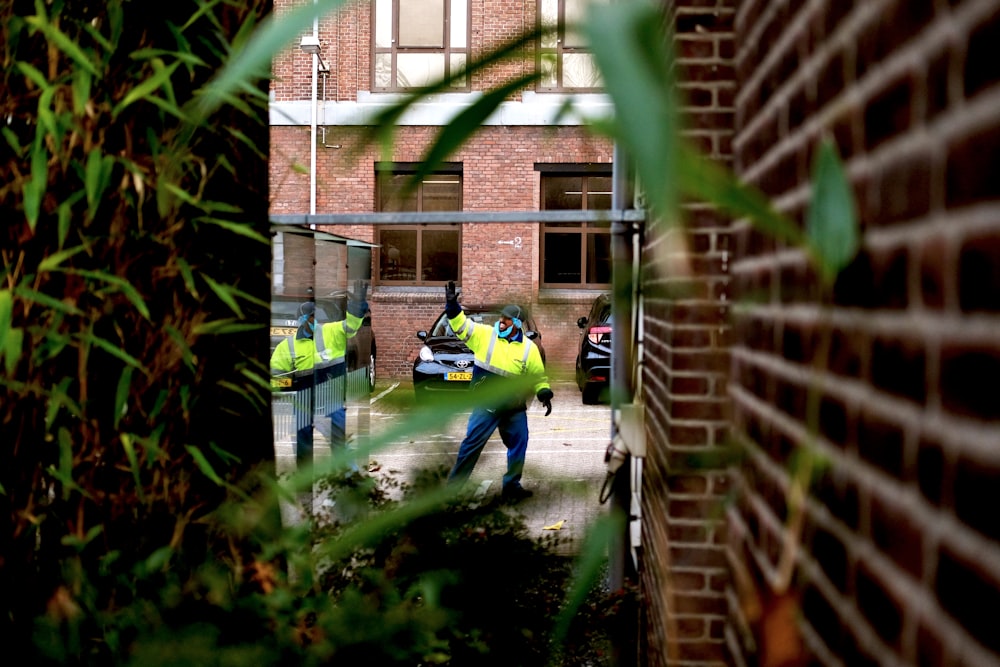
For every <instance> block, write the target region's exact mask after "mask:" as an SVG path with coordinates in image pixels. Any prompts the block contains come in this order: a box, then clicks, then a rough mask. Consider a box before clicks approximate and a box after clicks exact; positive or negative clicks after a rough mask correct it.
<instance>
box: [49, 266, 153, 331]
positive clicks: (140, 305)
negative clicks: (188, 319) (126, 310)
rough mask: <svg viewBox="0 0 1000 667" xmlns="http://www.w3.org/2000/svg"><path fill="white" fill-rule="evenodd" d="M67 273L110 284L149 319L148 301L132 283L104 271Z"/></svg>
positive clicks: (73, 271) (74, 271)
mask: <svg viewBox="0 0 1000 667" xmlns="http://www.w3.org/2000/svg"><path fill="white" fill-rule="evenodd" d="M67 273H72V274H74V275H78V276H83V277H84V278H90V279H91V280H98V281H101V282H105V283H108V284H109V285H114V286H115V287H117V288H118V289H119V290H121V291H122V292H123V293H124V294H125V298H126V299H128V300H129V303H131V304H132V305H133V306H135V309H136V310H138V311H139V314H140V315H142V316H143V317H144V318H146V319H147V320H148V319H149V306H147V305H146V301H145V300H144V299H143V298H142V295H141V294H139V291H138V290H137V289H136V288H135V287H133V286H132V283H130V282H129V281H127V280H125V279H124V278H119V277H118V276H113V275H111V274H110V273H104V272H103V271H84V270H81V269H73V270H68V271H67Z"/></svg>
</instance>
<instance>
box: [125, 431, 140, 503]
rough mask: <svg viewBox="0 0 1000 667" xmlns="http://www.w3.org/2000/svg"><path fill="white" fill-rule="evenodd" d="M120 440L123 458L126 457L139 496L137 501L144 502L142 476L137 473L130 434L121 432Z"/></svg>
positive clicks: (137, 459) (136, 462) (133, 446)
mask: <svg viewBox="0 0 1000 667" xmlns="http://www.w3.org/2000/svg"><path fill="white" fill-rule="evenodd" d="M121 441H122V449H124V450H125V458H127V459H128V467H129V471H130V472H131V473H132V480H133V481H134V482H135V491H136V495H137V496H138V497H139V502H146V492H145V490H144V489H143V486H142V477H140V475H139V457H138V456H137V455H136V452H135V445H134V444H133V443H132V436H131V434H129V433H122V434H121Z"/></svg>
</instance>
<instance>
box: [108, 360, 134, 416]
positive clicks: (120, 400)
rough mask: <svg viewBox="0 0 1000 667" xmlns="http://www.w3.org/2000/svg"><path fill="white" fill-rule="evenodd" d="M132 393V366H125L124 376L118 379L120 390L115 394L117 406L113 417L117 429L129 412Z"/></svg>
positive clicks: (123, 369)
mask: <svg viewBox="0 0 1000 667" xmlns="http://www.w3.org/2000/svg"><path fill="white" fill-rule="evenodd" d="M131 391H132V368H131V367H130V366H125V367H124V368H122V374H121V376H120V377H119V378H118V390H117V391H116V392H115V405H114V408H113V410H114V414H113V416H112V423H113V424H114V427H115V428H116V429H117V428H118V425H119V424H121V420H122V417H124V416H125V414H126V413H127V412H128V407H129V396H130V394H131Z"/></svg>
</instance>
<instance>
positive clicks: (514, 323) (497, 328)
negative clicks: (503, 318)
mask: <svg viewBox="0 0 1000 667" xmlns="http://www.w3.org/2000/svg"><path fill="white" fill-rule="evenodd" d="M511 323H512V324H511V326H509V327H507V328H506V329H505V330H504V331H500V322H497V323H496V324H494V325H493V330H494V331H495V332H496V333H497V335H498V336H500V337H501V338H507V337H508V336H510V332H512V331H513V330H514V327H517V328H518V329H520V328H521V320H519V319H517V318H516V317H515V318H514V319H513V320H511Z"/></svg>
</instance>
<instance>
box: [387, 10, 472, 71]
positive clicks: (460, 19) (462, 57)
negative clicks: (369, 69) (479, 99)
mask: <svg viewBox="0 0 1000 667" xmlns="http://www.w3.org/2000/svg"><path fill="white" fill-rule="evenodd" d="M374 6H375V11H374V12H373V13H372V17H373V18H372V20H373V22H374V25H373V26H372V34H373V35H374V36H375V53H374V56H373V58H372V63H373V68H374V72H373V76H372V86H373V89H374V90H383V91H385V90H406V89H409V88H418V87H420V86H426V85H428V84H431V83H434V82H436V81H440V80H441V79H443V78H445V77H448V76H451V75H453V74H456V73H459V72H461V71H462V69H463V68H464V67H465V64H466V60H467V58H468V55H469V31H470V27H469V26H470V24H469V0H375V3H374ZM453 87H454V88H455V89H457V90H468V89H469V81H468V78H467V77H464V76H462V77H459V78H458V79H456V80H455V81H454V82H453Z"/></svg>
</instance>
